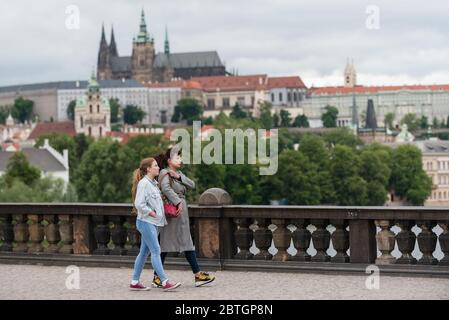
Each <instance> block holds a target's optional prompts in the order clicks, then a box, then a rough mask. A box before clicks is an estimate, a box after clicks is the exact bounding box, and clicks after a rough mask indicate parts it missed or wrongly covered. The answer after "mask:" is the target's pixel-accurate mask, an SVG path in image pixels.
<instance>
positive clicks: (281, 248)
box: [271, 219, 292, 261]
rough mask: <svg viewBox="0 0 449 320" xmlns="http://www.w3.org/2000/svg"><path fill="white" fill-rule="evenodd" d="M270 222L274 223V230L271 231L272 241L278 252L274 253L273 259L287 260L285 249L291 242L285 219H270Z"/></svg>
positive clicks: (288, 256) (288, 257) (287, 255)
mask: <svg viewBox="0 0 449 320" xmlns="http://www.w3.org/2000/svg"><path fill="white" fill-rule="evenodd" d="M271 223H273V224H274V225H276V227H277V228H276V230H274V231H273V242H274V246H275V247H276V249H278V252H277V253H276V254H275V255H274V257H273V261H288V260H290V255H289V254H288V252H287V249H288V248H289V247H290V243H291V239H292V236H291V232H290V230H288V229H287V220H286V219H271Z"/></svg>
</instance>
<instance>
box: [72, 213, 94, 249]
mask: <svg viewBox="0 0 449 320" xmlns="http://www.w3.org/2000/svg"><path fill="white" fill-rule="evenodd" d="M73 237H74V240H75V241H74V243H73V253H74V254H92V253H93V252H94V250H95V249H96V247H97V243H96V241H95V236H94V225H93V221H92V216H84V215H76V216H73Z"/></svg>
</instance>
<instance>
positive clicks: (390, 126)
mask: <svg viewBox="0 0 449 320" xmlns="http://www.w3.org/2000/svg"><path fill="white" fill-rule="evenodd" d="M394 118H395V115H394V113H392V112H389V113H387V114H386V115H385V119H384V122H385V126H386V127H387V128H388V129H390V130H393V121H394Z"/></svg>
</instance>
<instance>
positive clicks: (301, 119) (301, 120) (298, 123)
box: [293, 114, 310, 128]
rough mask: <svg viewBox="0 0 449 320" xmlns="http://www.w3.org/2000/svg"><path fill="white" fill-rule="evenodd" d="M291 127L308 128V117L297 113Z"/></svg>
mask: <svg viewBox="0 0 449 320" xmlns="http://www.w3.org/2000/svg"><path fill="white" fill-rule="evenodd" d="M293 127H297V128H308V127H310V125H309V119H307V117H306V116H305V115H304V114H301V115H298V116H297V117H296V118H295V121H294V122H293Z"/></svg>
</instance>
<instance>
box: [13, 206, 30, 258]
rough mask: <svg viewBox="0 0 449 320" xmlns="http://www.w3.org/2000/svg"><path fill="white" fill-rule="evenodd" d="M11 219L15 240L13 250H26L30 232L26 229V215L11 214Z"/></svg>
mask: <svg viewBox="0 0 449 320" xmlns="http://www.w3.org/2000/svg"><path fill="white" fill-rule="evenodd" d="M13 220H14V221H15V226H14V241H15V242H16V246H15V247H14V248H13V252H28V240H29V238H30V233H29V230H28V224H27V216H26V215H25V214H15V215H13Z"/></svg>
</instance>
